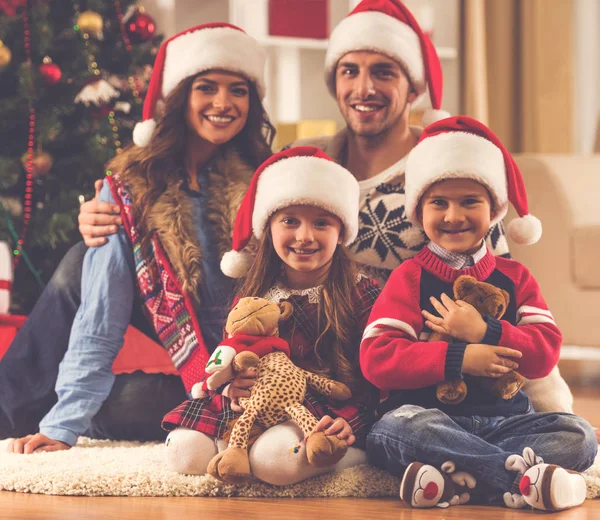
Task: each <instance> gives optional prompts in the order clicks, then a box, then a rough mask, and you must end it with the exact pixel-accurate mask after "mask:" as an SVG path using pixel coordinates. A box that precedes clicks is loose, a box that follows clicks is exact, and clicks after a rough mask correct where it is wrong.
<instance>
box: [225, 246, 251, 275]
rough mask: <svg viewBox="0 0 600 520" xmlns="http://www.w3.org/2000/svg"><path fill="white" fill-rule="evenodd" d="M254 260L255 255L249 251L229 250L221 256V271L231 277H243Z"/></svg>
mask: <svg viewBox="0 0 600 520" xmlns="http://www.w3.org/2000/svg"><path fill="white" fill-rule="evenodd" d="M253 260H254V256H253V255H252V254H250V253H248V252H247V251H233V250H232V251H227V252H226V253H225V254H224V255H223V257H222V258H221V271H222V272H223V274H224V275H225V276H229V278H241V277H242V276H244V273H246V272H247V271H248V269H250V266H251V265H252V262H253Z"/></svg>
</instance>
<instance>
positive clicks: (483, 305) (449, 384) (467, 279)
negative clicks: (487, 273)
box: [428, 275, 525, 404]
mask: <svg viewBox="0 0 600 520" xmlns="http://www.w3.org/2000/svg"><path fill="white" fill-rule="evenodd" d="M454 299H455V300H462V301H464V302H467V303H470V304H471V305H472V306H473V307H475V309H477V310H478V311H479V313H480V314H481V315H482V316H486V315H488V316H493V317H494V318H496V319H500V318H501V317H502V316H503V315H504V313H505V312H506V309H507V307H508V303H509V301H510V297H509V295H508V293H507V292H506V291H504V290H502V289H499V288H497V287H494V286H493V285H491V284H489V283H486V282H480V281H478V280H477V279H476V278H474V277H472V276H467V275H463V276H459V277H458V278H457V279H456V280H455V281H454ZM452 340H453V338H452V337H451V336H449V335H448V334H444V333H442V332H432V333H431V336H429V340H428V341H447V342H451V341H452ZM524 382H525V380H524V379H523V376H521V375H520V374H519V373H517V372H515V371H514V370H513V371H511V372H508V373H507V374H504V375H502V376H501V377H498V378H491V377H490V378H484V382H483V386H484V388H486V389H487V390H489V391H491V392H492V393H494V394H495V395H497V396H499V397H501V398H502V399H511V398H512V397H514V396H515V395H516V394H517V392H518V391H519V390H520V389H521V387H522V386H523V384H524ZM436 394H437V398H438V399H439V400H440V401H441V402H442V403H446V404H458V403H460V402H462V400H463V399H464V398H465V397H466V395H467V385H466V384H465V382H464V380H463V379H456V380H453V381H444V382H442V383H438V386H437V392H436Z"/></svg>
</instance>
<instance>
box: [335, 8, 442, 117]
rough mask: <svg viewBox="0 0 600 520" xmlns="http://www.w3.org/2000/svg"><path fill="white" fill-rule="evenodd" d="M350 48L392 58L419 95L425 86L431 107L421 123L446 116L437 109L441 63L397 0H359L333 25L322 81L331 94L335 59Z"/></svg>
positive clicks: (430, 44)
mask: <svg viewBox="0 0 600 520" xmlns="http://www.w3.org/2000/svg"><path fill="white" fill-rule="evenodd" d="M353 51H375V52H379V53H381V54H385V55H386V56H389V57H390V58H392V59H394V60H395V61H397V62H398V63H400V65H402V68H403V69H404V71H405V72H406V74H407V76H408V77H409V79H410V82H411V84H412V86H413V88H414V89H415V91H416V92H417V94H419V95H422V94H424V93H425V90H426V89H427V87H429V98H430V100H431V106H432V109H431V110H426V111H425V113H424V114H423V120H422V122H423V125H428V124H430V123H433V122H434V121H438V120H440V119H444V118H446V117H448V116H449V115H450V114H449V113H448V112H445V111H443V110H440V107H441V105H442V88H443V84H442V66H441V64H440V59H439V57H438V55H437V52H436V50H435V47H434V46H433V43H431V40H430V39H429V37H428V36H427V35H426V34H425V33H424V32H423V31H422V30H421V27H419V24H418V23H417V21H416V20H415V18H414V16H413V15H412V13H411V12H410V11H409V10H408V9H407V8H406V6H405V5H404V4H403V3H402V2H400V1H399V0H363V1H362V2H360V3H359V4H358V5H357V6H356V7H355V8H354V10H353V11H352V12H351V13H350V14H349V15H348V16H347V17H346V18H344V19H343V20H342V21H341V22H340V23H339V24H338V25H337V26H336V27H335V29H334V30H333V32H332V33H331V36H330V38H329V45H328V47H327V54H326V56H325V81H326V83H327V86H328V87H329V91H330V92H331V94H333V95H334V96H335V70H336V67H337V64H338V61H339V60H340V58H342V56H344V55H345V54H348V53H349V52H353Z"/></svg>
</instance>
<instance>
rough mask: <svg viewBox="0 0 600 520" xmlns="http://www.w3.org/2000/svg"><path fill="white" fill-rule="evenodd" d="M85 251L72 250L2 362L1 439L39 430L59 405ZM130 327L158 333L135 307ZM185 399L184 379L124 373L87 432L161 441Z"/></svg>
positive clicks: (78, 246) (81, 247)
mask: <svg viewBox="0 0 600 520" xmlns="http://www.w3.org/2000/svg"><path fill="white" fill-rule="evenodd" d="M86 251H87V247H86V246H85V244H84V243H83V242H80V243H78V244H76V245H75V246H73V247H72V248H71V249H70V250H69V251H68V252H67V254H66V255H65V257H64V258H63V260H62V261H61V263H60V264H59V266H58V267H57V269H56V271H55V273H54V275H53V276H52V279H51V280H50V282H49V283H48V285H47V286H46V288H45V289H44V291H43V292H42V294H41V296H40V298H39V299H38V301H37V302H36V304H35V307H34V308H33V310H32V312H31V314H30V315H29V317H28V319H27V321H26V322H25V323H24V325H23V327H22V328H21V330H20V331H19V333H18V334H17V336H16V337H15V339H14V340H13V342H12V343H11V345H10V348H9V349H8V351H7V352H6V354H5V355H4V357H3V358H2V359H0V439H3V438H5V437H17V436H18V437H20V436H24V435H27V434H30V433H36V432H37V431H38V424H39V422H40V421H41V419H42V418H43V417H44V415H46V413H48V411H49V410H50V408H52V406H54V403H55V402H56V393H55V392H54V385H55V384H56V378H57V376H58V366H59V365H60V362H61V361H62V358H63V356H64V355H65V352H66V351H67V347H68V345H69V334H70V332H71V326H72V324H73V320H74V318H75V313H76V312H77V309H78V308H79V304H80V301H81V267H82V264H83V257H84V256H85V252H86ZM131 323H132V325H134V326H136V327H137V328H139V329H140V330H141V331H142V332H144V333H145V334H146V335H148V336H150V337H152V338H153V339H154V340H155V341H158V340H157V339H156V335H155V334H154V332H153V331H152V330H151V327H150V326H149V324H148V322H147V320H146V319H145V318H144V317H143V314H142V311H141V304H138V305H135V306H134V310H133V314H132V318H131ZM185 398H186V393H185V389H184V387H183V383H182V382H181V379H180V378H179V377H177V376H167V375H164V374H144V373H143V372H135V373H133V374H121V375H119V376H117V379H116V381H115V384H114V386H113V389H112V391H111V393H110V396H109V397H108V399H107V400H106V401H105V403H104V405H103V406H102V408H101V409H100V412H99V413H98V415H97V416H96V417H95V418H94V421H93V422H92V430H91V431H90V432H88V433H87V434H88V435H90V436H94V437H108V438H118V439H136V440H153V439H163V438H164V437H165V436H166V433H165V432H164V431H162V429H161V427H160V423H161V420H162V417H163V416H164V414H166V413H167V412H169V411H170V410H172V409H173V408H174V407H175V406H177V405H178V404H180V403H181V402H182V401H183V400H185Z"/></svg>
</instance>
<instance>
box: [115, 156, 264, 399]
mask: <svg viewBox="0 0 600 520" xmlns="http://www.w3.org/2000/svg"><path fill="white" fill-rule="evenodd" d="M252 174H253V170H252V168H251V167H250V166H249V165H248V164H246V163H245V162H244V161H242V159H241V158H240V157H239V156H238V155H237V154H236V153H235V152H233V151H228V152H225V153H223V154H222V156H220V157H219V158H218V159H217V161H216V164H215V168H214V169H213V171H212V173H211V174H210V176H209V196H208V212H207V216H208V221H209V224H210V225H211V226H212V228H213V232H214V236H215V237H216V240H217V248H218V251H219V254H220V255H223V253H225V252H226V251H229V250H230V249H231V236H232V232H233V227H234V223H235V218H236V213H237V208H238V207H239V206H240V204H241V201H242V198H243V196H244V193H245V192H246V189H247V186H248V183H249V182H250V178H251V177H252ZM109 183H110V186H111V190H112V194H113V197H114V199H115V201H116V203H117V204H118V205H119V206H120V209H121V217H122V219H123V223H124V227H125V230H126V231H127V235H128V237H129V239H130V241H131V244H132V248H133V254H134V261H135V268H136V277H137V288H138V292H139V294H140V296H141V298H142V301H143V302H144V310H145V312H146V315H147V317H148V319H149V321H150V322H151V323H152V325H153V327H154V329H155V330H156V333H157V335H158V337H159V338H160V340H161V342H162V344H163V346H164V347H165V348H166V349H167V351H168V352H169V354H170V355H171V358H172V359H173V362H174V364H175V366H176V367H177V369H178V370H179V372H180V374H181V378H182V380H183V383H184V385H185V387H186V390H188V391H189V390H190V389H191V387H192V385H193V384H194V383H196V382H198V381H200V380H201V379H202V378H203V376H204V366H205V365H206V362H207V361H208V358H209V357H210V353H209V352H208V350H207V348H206V346H205V345H204V341H203V339H202V334H201V331H200V327H199V324H198V320H197V318H196V313H195V310H194V309H195V304H197V303H198V292H199V291H198V289H199V288H200V286H201V284H202V283H204V282H203V280H202V275H201V258H202V251H201V248H200V245H199V243H198V238H197V234H196V231H195V229H194V222H193V218H192V202H191V200H190V199H189V197H188V196H187V195H186V193H185V191H184V190H183V189H182V185H183V183H184V181H183V180H181V181H177V182H174V183H172V184H171V185H169V186H168V187H167V189H166V190H165V191H164V192H163V193H162V194H161V195H160V196H159V198H158V200H157V201H156V202H155V203H154V205H153V206H152V208H151V209H150V212H149V214H148V229H149V232H150V235H151V242H150V247H149V248H148V250H147V251H146V250H143V248H142V247H141V238H142V237H141V236H140V233H139V230H138V228H137V226H136V223H135V218H134V212H133V208H134V207H136V206H138V205H139V204H140V203H141V199H142V196H143V194H144V192H145V190H147V182H146V180H145V179H143V178H141V177H140V176H133V175H129V176H127V178H126V185H123V184H121V182H120V179H119V177H118V176H117V177H116V178H109Z"/></svg>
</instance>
